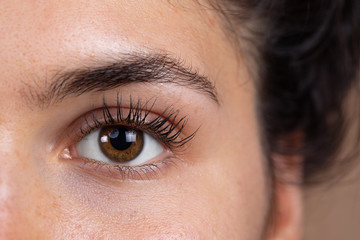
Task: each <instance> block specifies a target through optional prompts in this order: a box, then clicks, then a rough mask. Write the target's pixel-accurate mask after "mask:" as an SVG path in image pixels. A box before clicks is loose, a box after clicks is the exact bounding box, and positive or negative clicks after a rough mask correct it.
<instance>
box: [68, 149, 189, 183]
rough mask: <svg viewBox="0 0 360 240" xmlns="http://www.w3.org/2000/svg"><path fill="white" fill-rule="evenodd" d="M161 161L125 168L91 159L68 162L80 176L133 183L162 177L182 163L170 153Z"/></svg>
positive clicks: (124, 166) (165, 154) (156, 160)
mask: <svg viewBox="0 0 360 240" xmlns="http://www.w3.org/2000/svg"><path fill="white" fill-rule="evenodd" d="M159 158H161V160H158V159H154V160H153V161H152V162H150V163H147V164H144V165H141V166H127V165H119V164H109V163H102V162H98V161H96V160H93V159H86V158H77V159H76V158H75V159H71V160H70V159H63V160H65V161H66V160H69V161H70V164H72V165H75V168H77V169H79V170H80V174H84V173H86V174H88V175H91V176H95V177H97V178H102V179H103V178H106V180H111V181H122V182H123V181H134V180H142V181H143V180H153V179H159V178H162V177H164V176H165V175H166V174H167V173H168V171H169V170H170V168H176V169H178V166H179V165H180V164H181V163H184V161H183V160H182V159H180V158H178V157H176V156H175V155H174V154H173V153H171V152H164V153H163V156H160V157H159Z"/></svg>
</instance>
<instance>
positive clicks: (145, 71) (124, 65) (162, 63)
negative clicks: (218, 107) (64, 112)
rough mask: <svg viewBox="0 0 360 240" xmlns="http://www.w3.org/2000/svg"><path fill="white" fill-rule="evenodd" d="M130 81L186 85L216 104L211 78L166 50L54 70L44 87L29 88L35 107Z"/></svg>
mask: <svg viewBox="0 0 360 240" xmlns="http://www.w3.org/2000/svg"><path fill="white" fill-rule="evenodd" d="M132 83H155V84H160V83H166V84H175V85H178V86H181V87H187V88H189V89H192V90H195V91H197V92H199V93H202V94H205V95H207V96H208V97H209V98H210V99H212V100H214V101H215V102H216V103H217V104H219V101H218V98H217V94H216V89H215V86H214V85H213V84H212V82H211V81H210V80H209V79H208V78H207V77H206V76H203V75H200V74H199V73H198V72H197V71H194V70H193V69H192V68H191V67H187V66H185V65H184V61H181V60H179V59H175V58H172V57H170V56H169V55H166V54H139V53H132V54H125V55H123V56H122V57H121V58H120V59H119V60H115V61H114V60H113V61H112V62H107V63H105V64H104V63H102V64H97V65H96V66H93V67H85V68H78V69H75V70H71V71H65V72H63V71H60V72H58V73H56V74H55V75H54V76H53V77H52V78H51V81H50V84H49V85H48V86H47V87H46V89H45V91H38V90H35V91H34V89H30V97H31V98H32V100H35V103H36V104H37V106H39V107H44V106H49V105H51V104H53V103H56V102H59V101H62V100H63V99H64V98H66V97H69V96H80V95H82V94H85V93H89V92H100V91H107V90H111V89H115V88H118V87H120V86H124V85H127V84H132Z"/></svg>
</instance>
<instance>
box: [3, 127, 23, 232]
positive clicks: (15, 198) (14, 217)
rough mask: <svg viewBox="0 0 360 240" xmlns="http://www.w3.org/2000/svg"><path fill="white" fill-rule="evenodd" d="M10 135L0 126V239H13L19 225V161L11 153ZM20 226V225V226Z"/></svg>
mask: <svg viewBox="0 0 360 240" xmlns="http://www.w3.org/2000/svg"><path fill="white" fill-rule="evenodd" d="M10 137H11V136H10V133H9V131H7V130H6V129H5V128H4V126H1V125H0V239H9V237H10V236H12V237H14V235H13V233H14V232H17V230H16V226H17V225H18V224H19V223H21V221H22V220H21V219H20V217H21V214H20V213H21V209H19V208H20V206H21V204H19V197H21V196H19V195H21V192H22V191H21V189H20V188H19V186H21V183H20V182H19V181H18V180H17V176H19V175H21V174H16V173H17V172H16V171H17V168H18V167H17V165H18V161H19V159H16V158H17V157H16V154H15V153H14V152H13V151H12V149H13V146H12V141H11V138H10ZM20 225H21V224H20Z"/></svg>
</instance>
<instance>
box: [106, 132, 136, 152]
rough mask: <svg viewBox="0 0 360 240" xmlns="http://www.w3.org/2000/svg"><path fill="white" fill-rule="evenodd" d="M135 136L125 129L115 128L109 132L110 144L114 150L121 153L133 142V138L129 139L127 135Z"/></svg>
mask: <svg viewBox="0 0 360 240" xmlns="http://www.w3.org/2000/svg"><path fill="white" fill-rule="evenodd" d="M134 134H136V133H135V132H134V131H131V130H127V129H125V128H117V129H114V130H112V131H111V132H110V134H109V138H110V143H111V145H112V146H113V148H115V149H116V150H119V151H123V150H125V149H127V148H129V147H130V146H131V144H132V143H133V142H134V141H133V138H129V135H132V136H133V135H134Z"/></svg>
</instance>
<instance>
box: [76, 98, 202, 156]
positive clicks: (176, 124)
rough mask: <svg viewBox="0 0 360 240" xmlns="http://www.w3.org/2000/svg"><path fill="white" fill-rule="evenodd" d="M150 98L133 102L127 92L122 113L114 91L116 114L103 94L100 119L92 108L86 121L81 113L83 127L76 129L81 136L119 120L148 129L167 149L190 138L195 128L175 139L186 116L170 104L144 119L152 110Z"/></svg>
mask: <svg viewBox="0 0 360 240" xmlns="http://www.w3.org/2000/svg"><path fill="white" fill-rule="evenodd" d="M150 101H152V99H150V100H148V101H145V102H144V103H143V102H142V101H141V100H140V99H137V102H136V103H135V104H134V100H133V98H132V97H131V96H130V102H129V107H127V108H128V114H126V116H124V114H123V111H122V109H123V106H122V104H121V102H122V100H121V97H119V94H117V101H116V108H117V111H116V116H113V115H112V114H111V112H110V108H109V107H108V105H107V103H106V100H105V97H104V96H103V106H102V108H101V109H102V115H103V120H102V121H100V120H99V119H98V118H97V116H96V114H95V112H94V111H91V113H90V115H91V119H90V121H89V119H88V117H87V116H88V115H85V117H84V118H85V119H84V120H85V123H86V129H83V128H82V127H80V132H81V134H82V136H86V135H87V134H89V133H90V132H92V131H95V130H97V129H99V128H101V127H103V126H107V125H116V124H119V125H121V124H123V125H127V126H128V127H132V128H138V129H137V130H141V131H145V132H148V133H149V134H151V135H155V137H156V138H157V139H158V140H160V141H161V142H162V143H163V144H164V145H165V146H166V147H168V148H169V149H171V150H178V149H179V148H181V147H182V146H184V145H185V144H186V143H188V142H189V141H191V140H192V139H193V138H194V136H195V134H196V132H197V130H196V131H194V132H193V133H192V134H190V135H189V136H187V137H184V138H181V139H179V137H180V135H181V133H182V131H183V129H184V128H185V126H186V124H187V119H186V117H181V118H180V117H179V111H175V110H174V109H173V108H172V107H167V108H165V110H164V111H163V112H162V113H161V114H160V115H158V116H157V117H156V118H155V119H153V120H151V121H148V120H147V117H148V115H149V114H150V113H151V112H152V109H153V107H154V105H155V103H156V99H155V100H154V101H153V102H152V103H151V104H150ZM149 104H150V107H149Z"/></svg>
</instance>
